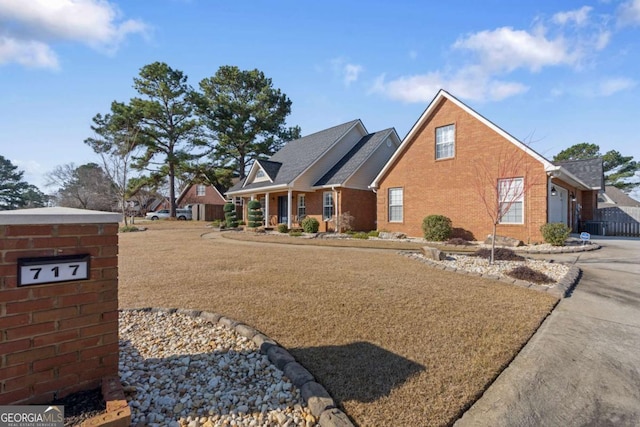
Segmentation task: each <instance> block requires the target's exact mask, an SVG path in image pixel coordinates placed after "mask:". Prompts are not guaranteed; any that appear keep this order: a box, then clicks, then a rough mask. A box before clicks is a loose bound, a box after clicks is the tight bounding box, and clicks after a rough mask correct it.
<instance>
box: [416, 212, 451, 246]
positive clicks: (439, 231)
mask: <svg viewBox="0 0 640 427" xmlns="http://www.w3.org/2000/svg"><path fill="white" fill-rule="evenodd" d="M451 230H452V228H451V220H450V219H449V218H447V217H446V216H444V215H429V216H428V217H426V218H425V219H423V220H422V231H423V232H424V238H425V239H426V240H429V241H435V242H442V241H445V240H447V239H448V238H449V237H451Z"/></svg>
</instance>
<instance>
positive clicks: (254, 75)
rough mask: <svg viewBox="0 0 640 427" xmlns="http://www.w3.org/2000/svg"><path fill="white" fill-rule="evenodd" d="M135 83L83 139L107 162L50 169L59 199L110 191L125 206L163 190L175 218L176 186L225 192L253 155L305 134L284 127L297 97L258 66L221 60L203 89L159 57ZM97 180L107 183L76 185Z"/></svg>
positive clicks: (262, 154) (79, 198)
mask: <svg viewBox="0 0 640 427" xmlns="http://www.w3.org/2000/svg"><path fill="white" fill-rule="evenodd" d="M133 88H134V89H135V90H136V92H137V96H135V97H134V98H132V99H130V100H129V101H127V102H120V101H113V102H112V103H111V106H110V110H109V112H108V113H105V114H97V115H95V116H94V117H93V119H92V123H93V124H92V126H91V129H92V130H93V132H94V135H93V136H92V137H89V138H87V139H86V140H85V141H84V142H85V144H87V145H88V146H90V147H91V148H92V149H93V150H94V151H95V152H96V153H97V154H98V155H99V157H100V159H101V164H95V163H91V164H88V165H83V166H81V167H79V168H75V169H74V167H75V165H63V166H59V167H58V168H56V170H54V171H53V172H52V173H50V174H49V184H51V185H57V186H59V187H60V190H59V191H58V203H64V202H65V200H67V201H68V200H69V199H73V200H75V202H76V204H77V203H80V207H83V208H86V207H87V206H86V204H85V203H84V202H85V201H87V200H90V199H91V198H93V195H90V194H89V193H100V192H106V191H108V193H104V194H103V196H106V195H107V194H112V195H115V197H116V198H117V199H118V204H119V205H121V206H122V207H123V209H124V206H125V203H126V200H127V199H128V198H131V197H134V196H135V195H136V194H137V193H139V192H141V191H143V192H144V191H146V192H150V191H162V190H163V189H164V190H166V194H167V199H168V201H169V203H170V206H171V208H170V209H171V215H172V216H174V215H175V209H176V188H179V187H181V186H183V185H188V184H193V183H206V184H210V185H214V186H216V187H217V188H218V189H219V190H221V191H222V192H224V191H226V190H227V189H228V188H229V187H230V186H231V184H232V180H233V178H238V179H242V178H244V177H245V174H246V172H247V167H248V165H249V164H250V162H251V161H252V160H254V159H258V158H266V157H268V156H270V155H272V154H273V153H274V152H275V151H277V150H278V149H279V148H280V147H281V146H282V145H283V144H284V143H285V142H287V141H290V140H293V139H296V138H299V137H300V127H298V126H293V127H287V126H286V118H287V116H288V115H289V114H290V113H291V100H290V99H289V98H288V97H287V96H286V95H285V94H284V93H282V91H281V90H280V89H277V88H274V87H273V83H272V80H271V79H270V78H267V77H266V76H265V75H264V73H263V72H261V71H259V70H257V69H254V70H240V69H239V68H238V67H235V66H222V67H220V68H219V69H218V70H217V71H216V73H215V74H214V75H213V76H212V77H209V78H205V79H203V80H201V81H200V83H199V90H197V89H194V88H193V87H192V86H191V85H190V84H189V83H188V78H187V76H186V75H185V74H184V73H183V72H182V71H180V70H176V69H173V68H171V67H170V66H169V65H167V64H165V63H163V62H154V63H152V64H149V65H146V66H144V67H142V68H141V69H140V73H139V75H138V76H137V77H135V78H134V79H133ZM69 169H71V170H69ZM73 170H75V171H76V173H75V174H74V173H70V172H72V171H73ZM89 172H90V173H89ZM83 173H84V174H83ZM87 173H89V174H87ZM90 177H91V178H90ZM61 178H62V179H61ZM96 181H103V182H107V183H108V184H106V186H102V187H96V188H95V190H96V191H83V192H81V191H79V189H78V188H77V187H78V182H84V183H89V182H96ZM85 190H87V189H85ZM80 193H82V194H80ZM103 198H104V199H107V198H108V197H103Z"/></svg>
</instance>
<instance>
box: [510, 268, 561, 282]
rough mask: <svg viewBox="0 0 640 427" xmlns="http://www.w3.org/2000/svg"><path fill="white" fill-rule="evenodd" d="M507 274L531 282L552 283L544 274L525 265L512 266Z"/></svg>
mask: <svg viewBox="0 0 640 427" xmlns="http://www.w3.org/2000/svg"><path fill="white" fill-rule="evenodd" d="M507 276H509V277H513V278H514V279H519V280H525V281H527V282H533V283H553V281H554V280H553V279H552V278H551V277H549V276H547V275H546V274H544V273H542V272H540V271H536V270H534V269H532V268H530V267H527V266H526V265H521V266H519V267H516V268H514V269H513V270H511V271H509V272H508V273H507Z"/></svg>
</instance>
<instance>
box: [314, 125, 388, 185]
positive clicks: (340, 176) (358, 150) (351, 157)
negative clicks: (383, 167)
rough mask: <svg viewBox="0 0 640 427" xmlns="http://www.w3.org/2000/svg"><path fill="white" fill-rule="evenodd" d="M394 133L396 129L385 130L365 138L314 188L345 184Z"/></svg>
mask: <svg viewBox="0 0 640 427" xmlns="http://www.w3.org/2000/svg"><path fill="white" fill-rule="evenodd" d="M392 132H394V129H385V130H382V131H379V132H375V133H370V134H368V135H365V136H363V137H362V139H360V141H358V143H357V144H356V145H355V146H354V147H353V148H352V149H351V150H350V151H349V152H348V153H347V155H346V156H344V157H343V158H342V159H340V161H339V162H338V163H336V164H335V165H334V166H333V167H332V168H331V169H330V170H329V171H328V172H327V173H326V174H324V176H323V177H322V178H320V179H319V180H318V181H317V182H316V183H315V184H314V187H321V186H326V185H342V184H344V183H345V182H346V181H347V180H348V179H349V178H350V177H351V176H352V175H353V174H354V173H355V172H356V171H357V170H358V169H359V168H360V167H361V166H362V165H363V164H364V163H365V162H366V160H367V159H368V158H369V156H371V154H372V153H373V152H374V151H375V150H376V148H378V147H379V146H380V144H382V143H383V142H384V141H385V140H386V138H387V137H388V136H389V135H390V134H391V133H392Z"/></svg>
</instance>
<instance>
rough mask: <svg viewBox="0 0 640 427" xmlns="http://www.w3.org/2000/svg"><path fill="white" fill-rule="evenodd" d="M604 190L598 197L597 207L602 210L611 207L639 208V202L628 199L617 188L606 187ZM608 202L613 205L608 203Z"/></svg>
mask: <svg viewBox="0 0 640 427" xmlns="http://www.w3.org/2000/svg"><path fill="white" fill-rule="evenodd" d="M604 188H605V190H604V194H600V195H598V207H603V208H604V207H611V206H640V201H638V200H636V199H633V198H631V197H629V196H628V195H627V194H626V193H625V192H624V191H622V190H620V189H619V188H616V187H614V186H613V185H607V186H606V187H604ZM605 194H606V197H605ZM607 198H608V200H607ZM609 200H610V201H611V202H613V203H610V202H609Z"/></svg>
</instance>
